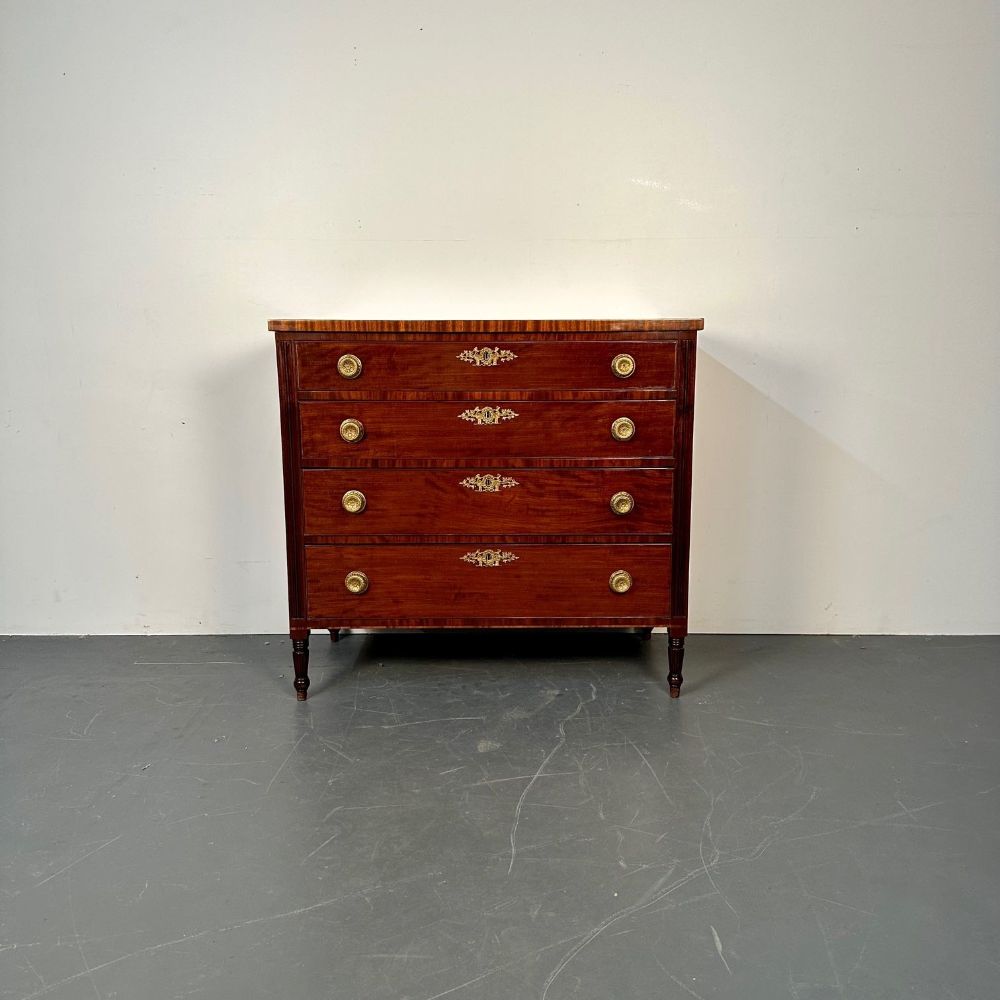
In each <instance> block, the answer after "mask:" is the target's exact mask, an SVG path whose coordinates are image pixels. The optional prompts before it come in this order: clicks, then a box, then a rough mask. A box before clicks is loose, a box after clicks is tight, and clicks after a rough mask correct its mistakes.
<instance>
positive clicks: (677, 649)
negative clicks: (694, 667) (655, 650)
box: [667, 629, 685, 698]
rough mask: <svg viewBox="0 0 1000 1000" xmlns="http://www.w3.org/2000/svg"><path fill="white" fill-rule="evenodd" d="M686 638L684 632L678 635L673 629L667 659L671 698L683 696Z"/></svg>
mask: <svg viewBox="0 0 1000 1000" xmlns="http://www.w3.org/2000/svg"><path fill="white" fill-rule="evenodd" d="M684 639H685V634H684V633H681V634H679V635H678V634H677V633H676V632H675V631H674V630H673V629H671V631H670V647H669V649H668V652H667V659H668V661H669V663H670V673H669V675H668V676H667V683H668V684H669V685H670V697H671V698H679V697H680V696H681V685H682V684H683V683H684V674H683V668H684Z"/></svg>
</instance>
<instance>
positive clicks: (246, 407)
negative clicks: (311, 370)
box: [201, 321, 288, 633]
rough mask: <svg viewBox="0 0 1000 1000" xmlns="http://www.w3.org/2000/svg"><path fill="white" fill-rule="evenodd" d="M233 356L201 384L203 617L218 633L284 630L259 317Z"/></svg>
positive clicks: (269, 385) (270, 382) (274, 413)
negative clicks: (206, 509) (251, 336)
mask: <svg viewBox="0 0 1000 1000" xmlns="http://www.w3.org/2000/svg"><path fill="white" fill-rule="evenodd" d="M254 333H255V334H257V335H259V336H258V340H259V343H258V342H254V343H253V344H252V346H250V347H249V348H248V349H247V350H245V351H244V352H243V353H241V354H240V355H239V356H238V357H237V358H236V359H233V358H230V359H229V360H227V361H226V362H225V364H223V365H222V366H221V367H216V368H213V369H211V370H209V371H207V372H206V374H205V377H204V380H203V383H202V386H201V388H202V394H201V398H202V400H203V401H204V413H203V418H202V419H203V426H204V427H205V434H204V437H203V440H204V442H205V444H204V448H205V453H204V456H203V472H202V477H201V483H202V487H203V488H204V489H205V490H206V491H207V492H208V494H209V496H210V500H211V506H210V509H211V521H212V523H211V525H210V527H209V530H208V532H207V534H208V535H209V536H210V546H211V549H210V551H207V552H205V553H204V559H205V563H204V564H203V565H204V573H205V576H206V577H207V579H208V580H210V581H211V587H210V600H211V603H210V606H208V607H206V608H205V609H204V612H205V618H204V620H205V622H206V623H207V622H216V623H217V625H216V627H217V628H219V629H220V630H222V631H225V632H233V631H236V632H254V633H262V632H270V633H273V632H279V633H282V632H287V630H288V617H287V612H288V597H287V591H286V589H285V575H286V566H285V534H284V524H285V522H284V514H283V510H284V495H283V487H282V473H281V434H280V431H279V412H278V380H277V373H276V364H275V355H274V337H273V334H270V333H268V331H267V329H266V321H262V323H261V326H260V329H259V330H256V331H254Z"/></svg>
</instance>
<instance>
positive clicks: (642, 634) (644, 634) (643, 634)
mask: <svg viewBox="0 0 1000 1000" xmlns="http://www.w3.org/2000/svg"><path fill="white" fill-rule="evenodd" d="M652 635H653V630H652V629H651V628H641V629H639V638H640V639H642V641H643V642H648V641H649V639H650V638H651V637H652Z"/></svg>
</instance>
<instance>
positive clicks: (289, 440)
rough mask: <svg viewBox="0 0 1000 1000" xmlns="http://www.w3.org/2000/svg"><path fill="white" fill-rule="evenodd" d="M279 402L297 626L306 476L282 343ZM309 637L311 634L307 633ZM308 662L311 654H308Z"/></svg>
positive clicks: (290, 363) (291, 359) (292, 380)
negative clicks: (303, 475)
mask: <svg viewBox="0 0 1000 1000" xmlns="http://www.w3.org/2000/svg"><path fill="white" fill-rule="evenodd" d="M276 346H277V352H278V401H279V405H280V411H281V457H282V465H283V471H284V483H285V551H286V555H287V559H288V616H289V619H290V620H291V621H292V623H293V627H294V623H295V620H296V619H301V618H303V617H305V613H306V600H305V574H304V567H303V557H302V473H301V462H300V461H299V454H300V451H301V445H300V443H299V421H298V403H297V401H296V398H295V385H296V383H297V382H298V376H297V374H296V371H295V350H294V347H293V345H291V344H289V343H287V342H284V341H281V340H278V341H277V345H276ZM307 634H308V633H307ZM306 662H308V652H307V653H306Z"/></svg>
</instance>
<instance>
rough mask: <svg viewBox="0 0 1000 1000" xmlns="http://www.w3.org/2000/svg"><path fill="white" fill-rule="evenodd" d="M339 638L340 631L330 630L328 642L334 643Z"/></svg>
mask: <svg viewBox="0 0 1000 1000" xmlns="http://www.w3.org/2000/svg"><path fill="white" fill-rule="evenodd" d="M339 638H340V629H339V628H332V629H330V642H336V641H337V640H338V639H339Z"/></svg>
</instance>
